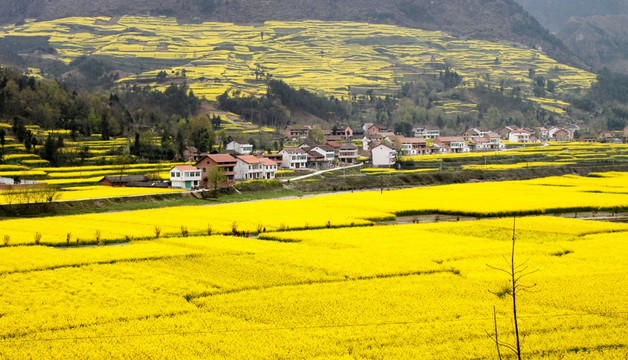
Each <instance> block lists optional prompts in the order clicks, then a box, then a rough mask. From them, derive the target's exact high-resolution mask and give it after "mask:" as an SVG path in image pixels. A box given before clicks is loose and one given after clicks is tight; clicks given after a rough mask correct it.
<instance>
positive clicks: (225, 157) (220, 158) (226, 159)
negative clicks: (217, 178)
mask: <svg viewBox="0 0 628 360" xmlns="http://www.w3.org/2000/svg"><path fill="white" fill-rule="evenodd" d="M207 157H208V158H210V159H211V160H212V161H214V162H216V163H218V164H220V163H232V162H236V159H235V158H234V157H233V156H231V155H229V154H211V155H207Z"/></svg>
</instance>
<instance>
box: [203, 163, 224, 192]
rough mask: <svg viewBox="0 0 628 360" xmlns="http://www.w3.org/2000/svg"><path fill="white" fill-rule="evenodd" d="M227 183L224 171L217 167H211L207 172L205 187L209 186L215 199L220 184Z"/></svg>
mask: <svg viewBox="0 0 628 360" xmlns="http://www.w3.org/2000/svg"><path fill="white" fill-rule="evenodd" d="M226 181H227V176H226V175H225V170H224V169H223V168H221V167H218V166H211V167H210V168H209V169H208V170H207V185H208V186H209V185H211V187H212V190H213V192H214V194H215V196H216V197H218V188H219V187H220V184H222V183H225V182H226Z"/></svg>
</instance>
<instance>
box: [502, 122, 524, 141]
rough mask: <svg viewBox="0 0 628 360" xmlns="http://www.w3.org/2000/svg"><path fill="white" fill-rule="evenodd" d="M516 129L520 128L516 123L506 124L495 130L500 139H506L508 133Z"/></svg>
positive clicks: (508, 135)
mask: <svg viewBox="0 0 628 360" xmlns="http://www.w3.org/2000/svg"><path fill="white" fill-rule="evenodd" d="M516 130H521V129H520V128H519V127H518V126H516V125H508V126H505V127H503V128H501V129H499V130H497V133H498V134H499V136H500V137H501V138H502V140H508V138H509V137H510V133H511V132H513V131H516Z"/></svg>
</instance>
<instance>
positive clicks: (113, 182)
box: [11, 175, 149, 187]
mask: <svg viewBox="0 0 628 360" xmlns="http://www.w3.org/2000/svg"><path fill="white" fill-rule="evenodd" d="M11 181H13V179H11ZM148 181H149V179H148V177H146V175H122V176H115V175H111V176H105V177H103V178H102V179H100V181H98V183H99V184H100V185H102V186H113V187H127V186H133V185H134V184H138V183H144V182H148ZM22 182H23V181H22Z"/></svg>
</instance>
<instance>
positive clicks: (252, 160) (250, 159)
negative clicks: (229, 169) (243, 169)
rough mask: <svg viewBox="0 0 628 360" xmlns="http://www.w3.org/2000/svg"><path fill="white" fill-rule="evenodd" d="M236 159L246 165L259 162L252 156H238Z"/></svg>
mask: <svg viewBox="0 0 628 360" xmlns="http://www.w3.org/2000/svg"><path fill="white" fill-rule="evenodd" d="M238 159H240V160H242V161H244V162H245V163H247V164H259V163H260V162H261V161H260V159H259V158H257V157H255V156H253V155H240V156H238Z"/></svg>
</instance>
